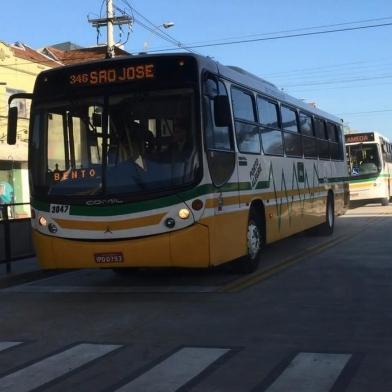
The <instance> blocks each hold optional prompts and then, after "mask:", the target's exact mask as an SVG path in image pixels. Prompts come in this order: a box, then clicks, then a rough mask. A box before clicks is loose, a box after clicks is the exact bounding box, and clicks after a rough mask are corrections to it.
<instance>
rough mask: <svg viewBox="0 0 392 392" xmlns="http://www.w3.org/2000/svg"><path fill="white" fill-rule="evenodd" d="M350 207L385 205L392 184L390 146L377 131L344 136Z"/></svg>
mask: <svg viewBox="0 0 392 392" xmlns="http://www.w3.org/2000/svg"><path fill="white" fill-rule="evenodd" d="M345 139H346V151H347V161H348V164H349V172H350V202H351V204H352V206H355V205H360V204H367V203H381V204H382V205H383V206H387V205H388V204H389V200H390V198H391V196H392V194H391V182H392V178H391V176H392V145H391V143H390V142H389V140H388V139H387V138H386V137H385V136H382V135H380V134H379V133H377V132H364V133H352V134H347V135H345Z"/></svg>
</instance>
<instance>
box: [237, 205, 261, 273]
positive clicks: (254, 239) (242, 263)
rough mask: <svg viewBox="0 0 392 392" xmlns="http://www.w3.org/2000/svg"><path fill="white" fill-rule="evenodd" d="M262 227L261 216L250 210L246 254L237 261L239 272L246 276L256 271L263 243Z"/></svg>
mask: <svg viewBox="0 0 392 392" xmlns="http://www.w3.org/2000/svg"><path fill="white" fill-rule="evenodd" d="M263 227H264V226H263V224H262V220H261V216H259V214H257V211H256V210H255V209H253V210H251V212H250V213H249V219H248V226H247V231H246V243H247V254H246V256H244V257H242V258H241V259H240V260H239V261H238V271H239V272H241V273H245V274H248V273H251V272H254V271H255V270H256V269H257V267H258V265H259V262H260V252H261V249H262V247H263V243H264V235H263Z"/></svg>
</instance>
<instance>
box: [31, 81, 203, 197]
mask: <svg viewBox="0 0 392 392" xmlns="http://www.w3.org/2000/svg"><path fill="white" fill-rule="evenodd" d="M194 106H195V103H194V92H193V90H192V89H188V88H187V89H176V90H165V91H162V90H161V91H148V92H143V93H136V92H135V93H127V94H122V95H111V96H109V97H107V98H105V99H104V97H94V98H83V99H80V100H74V101H64V102H57V103H50V104H40V105H39V106H38V107H36V109H35V115H34V122H33V130H32V133H33V135H32V143H31V151H30V152H31V158H32V165H31V168H32V171H33V173H32V174H33V178H34V184H35V185H36V190H39V189H40V190H41V192H45V193H46V194H49V195H66V196H84V195H85V196H91V195H100V194H102V195H105V196H109V195H116V196H117V195H119V194H133V193H139V192H143V193H144V194H145V192H148V191H159V190H167V189H170V188H177V187H179V186H183V185H186V184H190V183H192V182H193V181H194V180H195V178H196V175H197V173H198V169H199V165H200V161H199V154H198V149H197V143H196V132H195V128H196V126H195V118H194V113H195V110H194Z"/></svg>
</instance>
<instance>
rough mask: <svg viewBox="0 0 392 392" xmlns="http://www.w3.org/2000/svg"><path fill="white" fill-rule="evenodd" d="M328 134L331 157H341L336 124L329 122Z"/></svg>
mask: <svg viewBox="0 0 392 392" xmlns="http://www.w3.org/2000/svg"><path fill="white" fill-rule="evenodd" d="M327 134H328V140H329V152H330V155H331V159H335V160H337V159H339V145H338V138H337V133H336V125H335V124H332V123H330V122H327Z"/></svg>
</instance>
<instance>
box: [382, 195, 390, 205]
mask: <svg viewBox="0 0 392 392" xmlns="http://www.w3.org/2000/svg"><path fill="white" fill-rule="evenodd" d="M388 204H389V197H384V198H383V199H381V205H382V206H387V205H388Z"/></svg>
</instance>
